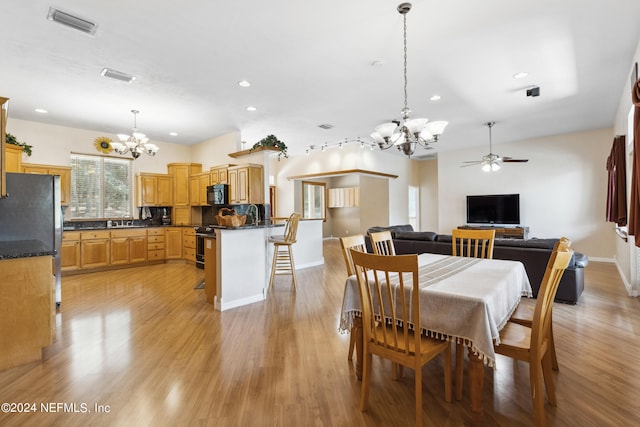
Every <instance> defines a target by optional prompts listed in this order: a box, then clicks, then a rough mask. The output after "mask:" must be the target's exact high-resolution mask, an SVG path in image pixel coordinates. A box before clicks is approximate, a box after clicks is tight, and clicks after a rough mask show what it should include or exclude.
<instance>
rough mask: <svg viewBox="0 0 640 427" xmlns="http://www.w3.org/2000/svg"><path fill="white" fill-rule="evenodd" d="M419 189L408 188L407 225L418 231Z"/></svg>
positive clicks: (414, 187)
mask: <svg viewBox="0 0 640 427" xmlns="http://www.w3.org/2000/svg"><path fill="white" fill-rule="evenodd" d="M418 190H419V188H418V187H416V186H413V185H410V186H409V206H408V210H409V224H411V225H412V226H413V229H414V230H416V231H417V230H420V221H419V218H418V216H419V213H420V209H419V206H420V193H419V191H418Z"/></svg>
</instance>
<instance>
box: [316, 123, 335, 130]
mask: <svg viewBox="0 0 640 427" xmlns="http://www.w3.org/2000/svg"><path fill="white" fill-rule="evenodd" d="M318 127H319V128H320V129H331V128H333V125H330V124H327V123H325V124H323V125H318Z"/></svg>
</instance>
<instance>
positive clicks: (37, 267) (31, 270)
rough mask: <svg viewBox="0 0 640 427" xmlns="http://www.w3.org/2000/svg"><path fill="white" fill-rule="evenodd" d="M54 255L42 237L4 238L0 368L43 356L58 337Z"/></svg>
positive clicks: (0, 282)
mask: <svg viewBox="0 0 640 427" xmlns="http://www.w3.org/2000/svg"><path fill="white" fill-rule="evenodd" d="M52 255H54V252H53V251H51V250H50V249H48V248H47V246H46V245H45V244H44V243H42V242H41V241H39V240H18V241H2V242H0V307H2V310H0V348H2V351H0V370H3V369H7V368H11V367H14V366H19V365H22V364H25V363H29V362H33V361H36V360H41V359H42V349H43V348H44V347H46V346H48V345H49V344H51V342H52V341H53V339H54V338H55V312H56V308H55V280H54V277H53V269H52V260H53V258H52Z"/></svg>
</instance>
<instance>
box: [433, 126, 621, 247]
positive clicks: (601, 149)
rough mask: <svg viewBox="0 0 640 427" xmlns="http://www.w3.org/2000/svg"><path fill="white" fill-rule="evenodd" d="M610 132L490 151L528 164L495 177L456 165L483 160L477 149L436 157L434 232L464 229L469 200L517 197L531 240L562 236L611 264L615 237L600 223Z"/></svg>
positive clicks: (514, 166)
mask: <svg viewBox="0 0 640 427" xmlns="http://www.w3.org/2000/svg"><path fill="white" fill-rule="evenodd" d="M612 139H613V132H612V129H599V130H594V131H589V132H579V133H572V134H566V135H555V136H551V137H547V138H541V139H535V140H528V141H520V142H514V143H509V144H503V145H494V150H493V151H494V152H496V153H499V154H502V155H508V156H511V157H514V158H528V159H529V162H528V163H513V164H504V165H503V167H502V169H501V170H500V171H498V172H495V173H485V172H483V171H482V170H481V169H480V167H465V168H461V167H460V165H461V164H462V162H463V161H465V160H473V159H479V158H481V156H482V155H483V154H486V153H485V151H486V149H483V148H481V147H479V148H477V149H469V150H462V151H455V152H446V153H440V155H439V157H438V211H439V213H438V216H439V230H438V231H439V232H442V233H444V232H450V231H451V229H452V228H455V227H457V226H459V225H461V224H464V223H465V220H466V216H465V206H466V205H465V203H466V196H467V195H469V194H503V193H519V194H520V220H521V224H522V225H527V226H529V227H530V235H531V236H533V237H540V238H543V237H560V236H567V237H569V238H570V239H571V240H572V241H573V247H574V248H575V249H576V250H577V251H579V252H583V253H585V254H587V255H589V256H591V257H597V258H607V259H611V258H613V256H614V253H615V250H616V249H615V239H616V238H615V233H613V231H612V226H611V225H610V224H608V223H606V222H605V202H606V194H607V172H606V169H605V164H606V158H607V156H608V155H609V151H610V149H611V142H612Z"/></svg>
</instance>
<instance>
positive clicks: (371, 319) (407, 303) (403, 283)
mask: <svg viewBox="0 0 640 427" xmlns="http://www.w3.org/2000/svg"><path fill="white" fill-rule="evenodd" d="M350 252H351V259H352V260H353V265H354V267H355V270H356V277H357V279H358V286H359V290H360V303H361V307H362V335H363V369H362V390H361V395H360V410H361V411H365V410H366V409H367V401H368V399H369V388H370V386H371V363H372V355H373V354H376V355H378V356H379V357H382V358H384V359H389V360H390V361H391V362H392V363H395V364H399V365H401V366H406V367H408V368H411V369H413V370H414V372H415V395H416V425H417V426H422V366H424V365H425V364H426V363H427V362H429V361H430V360H432V359H434V358H435V357H436V356H438V355H439V354H442V355H443V358H444V360H443V365H444V390H445V400H446V401H447V402H450V401H451V345H450V343H449V342H448V341H445V340H439V339H435V338H431V337H427V336H425V335H423V334H421V333H419V332H417V333H414V327H413V325H420V299H419V298H411V295H414V296H417V295H418V294H419V283H418V255H395V256H385V255H375V254H368V253H364V252H360V251H357V250H355V249H350ZM388 283H397V285H396V286H393V285H392V286H387V284H388ZM377 319H386V321H384V322H381V321H377ZM416 329H417V330H418V331H419V330H420V328H419V327H416Z"/></svg>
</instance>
